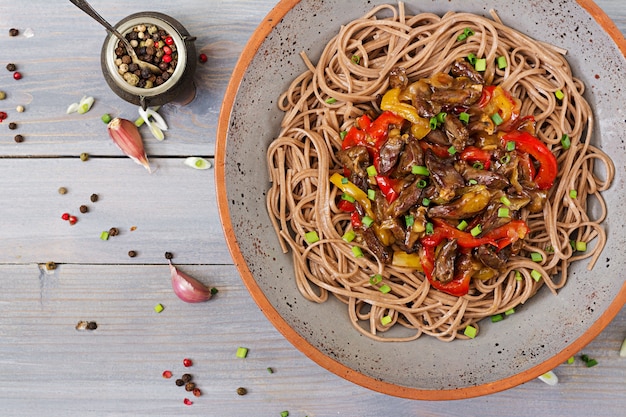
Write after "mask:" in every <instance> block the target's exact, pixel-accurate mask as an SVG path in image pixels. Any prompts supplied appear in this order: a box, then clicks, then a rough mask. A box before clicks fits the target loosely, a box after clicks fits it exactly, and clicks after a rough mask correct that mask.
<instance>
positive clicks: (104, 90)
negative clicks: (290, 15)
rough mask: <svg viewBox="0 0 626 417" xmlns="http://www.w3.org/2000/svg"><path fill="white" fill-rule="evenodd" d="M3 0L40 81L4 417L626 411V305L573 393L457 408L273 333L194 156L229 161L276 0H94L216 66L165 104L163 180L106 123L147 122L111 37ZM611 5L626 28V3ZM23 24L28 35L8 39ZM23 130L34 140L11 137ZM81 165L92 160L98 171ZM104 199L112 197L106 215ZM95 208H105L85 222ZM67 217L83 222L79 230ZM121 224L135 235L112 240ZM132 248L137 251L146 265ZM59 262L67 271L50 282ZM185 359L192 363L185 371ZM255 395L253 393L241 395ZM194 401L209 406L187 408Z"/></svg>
mask: <svg viewBox="0 0 626 417" xmlns="http://www.w3.org/2000/svg"><path fill="white" fill-rule="evenodd" d="M1 3H2V4H1V5H0V39H1V40H0V58H1V59H0V62H2V65H3V66H4V65H6V64H7V63H9V62H13V63H15V64H16V65H17V67H18V70H19V71H20V72H21V73H22V74H23V78H22V79H21V80H19V81H15V80H13V78H12V76H11V73H10V72H8V71H5V70H4V69H2V71H4V72H2V71H0V90H3V91H5V92H6V95H7V96H6V99H5V100H3V101H0V111H5V112H7V114H8V119H7V120H6V121H5V122H4V123H3V124H1V125H0V178H2V182H1V185H0V187H1V192H0V195H1V197H0V199H1V201H2V203H1V204H0V219H2V227H1V229H0V277H1V278H0V415H2V416H49V417H53V416H81V417H89V416H118V415H119V416H179V415H188V416H192V415H194V416H196V415H197V416H222V417H227V416H280V413H281V412H282V411H289V413H290V414H289V415H290V416H309V417H313V416H334V415H336V416H382V415H394V416H466V415H480V416H502V415H514V416H522V415H540V416H544V417H545V416H564V415H567V416H581V417H583V416H584V417H588V416H625V415H626V411H625V410H626V359H625V358H620V357H619V356H618V351H619V348H620V344H621V342H622V340H623V339H624V337H625V336H626V310H624V309H623V310H622V311H621V312H620V314H619V315H618V316H617V317H616V319H615V320H614V321H613V322H612V323H611V324H610V325H609V326H608V327H607V328H606V330H604V331H603V332H602V333H601V334H600V336H599V337H598V338H597V339H596V340H594V341H593V342H592V343H591V344H589V345H588V346H587V347H586V348H585V349H584V352H585V353H587V354H588V355H589V356H590V357H593V358H595V359H597V361H598V365H597V366H595V367H592V368H586V367H585V366H584V365H583V364H581V363H580V362H577V363H575V364H573V365H562V366H560V367H558V368H557V369H556V370H555V372H556V374H557V375H558V377H559V379H560V382H559V384H558V385H556V386H548V385H546V384H544V383H543V382H541V381H539V380H534V381H530V382H528V383H526V384H524V385H522V386H519V387H517V388H514V389H510V390H507V391H504V392H501V393H497V394H494V395H490V396H487V397H480V398H474V399H469V400H460V401H453V402H428V401H411V400H405V399H400V398H395V397H389V396H385V395H381V394H377V393H375V392H371V391H369V390H366V389H364V388H362V387H359V386H357V385H354V384H352V383H350V382H347V381H345V380H342V379H341V378H339V377H337V376H335V375H334V374H332V373H330V372H328V371H326V370H324V369H323V368H321V367H319V366H318V365H317V364H315V363H313V362H312V361H311V360H309V359H308V358H306V357H305V356H304V355H303V354H302V353H300V352H299V351H298V350H297V349H296V348H294V347H293V346H292V345H291V344H290V343H289V342H287V341H286V340H285V339H284V338H283V337H282V336H281V335H280V334H279V333H278V331H276V330H275V329H274V327H273V326H272V325H271V324H270V323H269V322H268V320H267V319H266V318H265V316H264V315H263V314H262V313H261V312H260V311H259V309H258V308H257V306H256V305H255V304H254V302H253V301H252V299H251V297H250V296H249V294H248V293H247V291H246V289H245V287H244V285H243V284H242V282H241V280H240V278H239V275H238V273H237V270H236V268H235V267H234V266H233V263H232V260H231V258H230V254H229V253H228V250H227V248H226V244H225V242H224V238H223V235H222V230H221V224H220V220H219V217H218V212H217V205H216V198H215V186H214V182H213V181H214V176H213V174H214V173H213V170H206V171H200V170H193V169H191V168H189V167H187V166H185V165H184V164H183V159H184V158H185V157H187V156H203V157H207V158H211V157H212V155H213V152H214V145H215V133H216V125H217V119H218V114H219V109H220V104H221V99H222V96H223V94H224V90H225V88H226V84H227V83H228V80H229V76H230V73H231V71H232V68H233V66H234V64H235V62H236V60H237V58H238V56H239V54H240V52H241V51H242V49H243V47H244V45H245V43H246V41H247V40H248V38H249V36H250V35H251V33H252V32H253V30H254V29H255V28H256V26H257V25H258V24H259V22H261V20H262V19H263V18H264V17H265V15H266V14H267V13H268V12H269V11H270V9H271V8H272V7H273V6H274V4H275V0H229V1H216V0H205V1H200V0H178V1H169V2H165V1H157V2H152V3H150V4H149V5H147V4H142V3H143V2H129V1H118V0H93V1H92V4H93V6H94V7H95V8H96V9H98V10H99V11H101V14H102V15H104V16H105V17H106V18H107V19H109V20H110V21H112V22H117V21H119V20H120V19H121V18H123V17H125V16H126V15H128V14H130V13H132V12H136V11H142V10H146V9H154V10H158V11H161V12H164V13H166V14H169V15H171V16H174V17H175V18H177V19H178V20H179V21H181V22H183V24H184V25H185V27H186V28H187V29H188V30H189V32H190V33H191V34H192V35H195V36H197V38H198V39H197V41H196V45H197V47H198V49H199V51H198V52H199V53H205V54H206V55H207V56H208V58H209V61H208V62H207V63H206V64H204V65H200V66H199V68H198V71H197V74H196V77H195V78H196V84H197V86H198V95H197V97H196V99H195V101H193V102H192V103H191V104H190V105H188V106H185V107H179V106H174V105H166V106H164V107H163V108H162V109H161V114H162V115H163V116H164V117H165V119H166V120H167V122H168V123H169V126H170V130H169V131H168V132H167V138H166V140H165V141H162V142H159V141H157V140H155V139H153V138H152V137H151V136H150V135H149V134H147V133H146V134H145V135H144V137H145V138H146V147H147V150H148V153H149V155H150V159H151V161H152V163H153V164H154V165H155V166H158V169H157V171H156V172H154V173H153V174H148V173H147V172H146V171H145V170H144V169H143V168H141V167H140V166H138V165H135V164H134V163H132V162H131V161H130V160H129V159H127V158H125V157H123V156H122V155H121V153H120V151H119V150H118V149H117V148H116V147H115V145H114V144H113V143H112V141H111V140H110V139H109V137H108V135H107V131H106V125H105V124H104V123H103V122H102V121H101V120H100V116H101V115H102V114H104V113H110V114H111V115H113V116H120V117H124V118H128V119H131V120H134V119H135V118H137V116H138V115H137V108H136V106H133V105H131V104H128V103H126V102H123V101H122V100H121V99H119V98H118V97H117V96H115V95H114V94H113V93H112V92H111V91H110V90H109V89H108V87H107V86H106V84H105V83H104V82H103V78H102V73H101V71H100V61H99V55H100V47H101V44H102V40H103V38H104V36H105V32H104V30H103V29H102V28H100V27H99V26H97V24H96V23H95V22H93V21H92V20H90V18H89V17H87V16H86V15H84V14H82V12H81V11H79V10H78V9H77V8H75V7H74V6H73V5H72V4H70V3H69V2H67V1H47V0H29V1H19V2H17V1H13V2H9V1H8V0H2V2H1ZM597 3H598V5H600V6H601V7H602V8H603V9H604V10H605V11H606V12H607V14H608V15H609V16H610V17H611V18H612V19H613V20H614V21H615V23H616V24H617V25H618V27H619V28H620V30H621V31H622V32H626V7H624V3H623V0H598V1H597ZM10 28H18V29H19V30H20V32H21V33H20V35H19V36H17V37H9V35H8V33H9V29H10ZM25 34H26V35H28V36H25ZM622 70H623V69H622ZM83 95H88V96H93V97H94V98H95V104H94V106H93V108H92V109H91V111H89V112H88V113H86V114H83V115H79V114H76V113H74V114H71V115H68V114H66V113H65V110H66V108H67V106H68V105H69V104H70V103H72V102H77V101H79V100H80V99H81V97H82V96H83ZM18 105H22V106H24V108H25V111H24V112H23V113H18V112H17V111H16V107H17V106H18ZM11 121H13V122H15V123H17V129H15V130H10V129H8V126H7V125H8V123H9V122H11ZM143 132H146V131H145V130H143ZM16 134H21V135H22V136H23V137H24V141H23V142H22V143H16V142H15V141H14V136H15V135H16ZM81 153H87V154H89V155H90V158H89V159H88V160H87V161H82V160H81V159H80V158H79V155H80V154H81ZM59 187H66V189H67V193H66V194H64V195H61V194H59V192H58V189H59ZM92 194H97V195H98V196H99V200H98V201H97V202H95V203H94V202H91V201H90V196H91V195H92ZM81 205H86V206H88V208H89V211H88V212H87V213H81V212H80V211H79V207H80V206H81ZM64 212H68V213H71V214H74V215H76V216H77V217H78V222H77V223H76V224H75V225H73V226H70V225H69V223H68V222H66V221H63V220H62V219H61V214H62V213H64ZM112 227H116V228H118V229H119V231H120V233H119V235H118V236H115V237H111V238H110V239H109V240H106V241H105V240H102V239H100V234H101V232H102V231H104V230H109V229H110V228H112ZM133 229H134V230H133ZM130 250H134V251H136V252H137V256H136V257H134V258H131V257H129V256H128V251H130ZM166 251H169V252H171V253H172V254H173V255H174V259H173V261H174V262H175V264H176V265H178V266H179V268H180V269H181V270H183V271H184V272H186V273H188V274H190V275H193V276H196V277H197V278H198V279H200V280H202V281H203V282H205V283H208V284H209V285H211V286H214V287H216V288H218V289H219V293H218V294H217V296H216V297H215V298H214V299H213V300H211V301H210V302H208V303H202V304H193V305H192V304H186V303H183V302H182V301H180V300H179V299H178V298H177V297H176V296H175V295H174V293H173V291H172V289H171V286H170V278H169V277H170V274H169V267H168V265H167V263H166V260H165V258H164V253H165V252H166ZM47 262H55V263H56V265H57V268H56V269H55V270H53V271H46V270H45V267H44V266H43V265H45V264H46V263H47ZM159 303H160V304H162V305H163V306H164V307H165V309H164V311H163V312H161V313H160V314H158V313H156V312H155V311H154V306H155V305H157V304H159ZM80 320H86V321H95V322H96V323H97V324H98V328H97V330H95V331H77V330H76V329H75V325H76V324H77V323H78V321H80ZM239 346H244V347H247V348H249V354H248V357H247V358H246V359H238V358H237V357H236V356H235V352H236V350H237V348H238V347H239ZM184 358H191V359H192V360H193V361H194V365H193V367H191V368H188V369H186V368H184V367H183V365H182V361H183V359H184ZM268 367H269V368H272V369H273V370H274V373H269V372H268V371H267V368H268ZM166 369H169V370H171V371H172V372H173V373H174V375H175V376H180V375H181V374H182V373H184V372H185V371H188V372H189V373H191V374H193V375H194V378H195V381H196V383H197V385H198V387H199V388H201V390H202V391H203V396H201V397H199V398H195V397H193V396H192V395H189V393H187V392H186V391H184V389H183V388H180V387H177V386H175V384H174V379H169V380H168V379H164V378H163V377H162V376H161V375H162V372H163V371H164V370H166ZM238 387H245V388H246V389H247V390H248V394H247V395H245V396H239V395H238V394H237V392H236V391H237V388H238ZM185 397H189V398H191V399H193V401H194V404H193V405H192V406H185V405H184V404H183V399H184V398H185Z"/></svg>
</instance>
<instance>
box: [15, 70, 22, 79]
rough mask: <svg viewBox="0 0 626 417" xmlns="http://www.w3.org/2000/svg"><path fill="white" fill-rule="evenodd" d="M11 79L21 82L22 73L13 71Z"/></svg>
mask: <svg viewBox="0 0 626 417" xmlns="http://www.w3.org/2000/svg"><path fill="white" fill-rule="evenodd" d="M13 79H14V80H21V79H22V73H21V72H19V71H15V72H14V73H13Z"/></svg>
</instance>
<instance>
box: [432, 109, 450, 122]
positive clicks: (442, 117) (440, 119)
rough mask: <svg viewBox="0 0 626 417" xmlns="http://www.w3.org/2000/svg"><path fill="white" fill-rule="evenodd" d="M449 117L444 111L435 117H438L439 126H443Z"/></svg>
mask: <svg viewBox="0 0 626 417" xmlns="http://www.w3.org/2000/svg"><path fill="white" fill-rule="evenodd" d="M447 115H448V113H446V112H443V111H442V112H439V113H437V116H435V117H437V124H443V122H445V121H446V116H447Z"/></svg>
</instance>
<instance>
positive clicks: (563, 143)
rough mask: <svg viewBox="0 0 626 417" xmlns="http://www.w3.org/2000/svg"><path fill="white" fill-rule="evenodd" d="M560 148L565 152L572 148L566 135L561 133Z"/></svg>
mask: <svg viewBox="0 0 626 417" xmlns="http://www.w3.org/2000/svg"><path fill="white" fill-rule="evenodd" d="M561 146H562V147H563V149H565V150H568V149H569V148H570V146H572V141H571V140H570V138H569V135H568V134H567V133H563V136H561Z"/></svg>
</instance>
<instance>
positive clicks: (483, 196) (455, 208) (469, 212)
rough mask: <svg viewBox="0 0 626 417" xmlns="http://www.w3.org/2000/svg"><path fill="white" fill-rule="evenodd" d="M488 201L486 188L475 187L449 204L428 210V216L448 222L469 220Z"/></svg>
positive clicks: (489, 197)
mask: <svg viewBox="0 0 626 417" xmlns="http://www.w3.org/2000/svg"><path fill="white" fill-rule="evenodd" d="M490 200H491V193H490V192H489V190H488V189H487V187H485V186H476V187H472V189H471V190H469V191H467V192H466V193H464V194H463V195H462V196H460V197H458V198H457V199H455V200H453V201H452V202H451V203H448V204H444V205H441V206H433V207H431V208H429V209H428V215H429V216H430V217H437V218H443V219H449V220H460V219H469V218H471V217H474V216H476V215H477V214H478V213H480V212H481V211H483V210H484V209H485V207H487V205H488V204H489V201H490Z"/></svg>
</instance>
